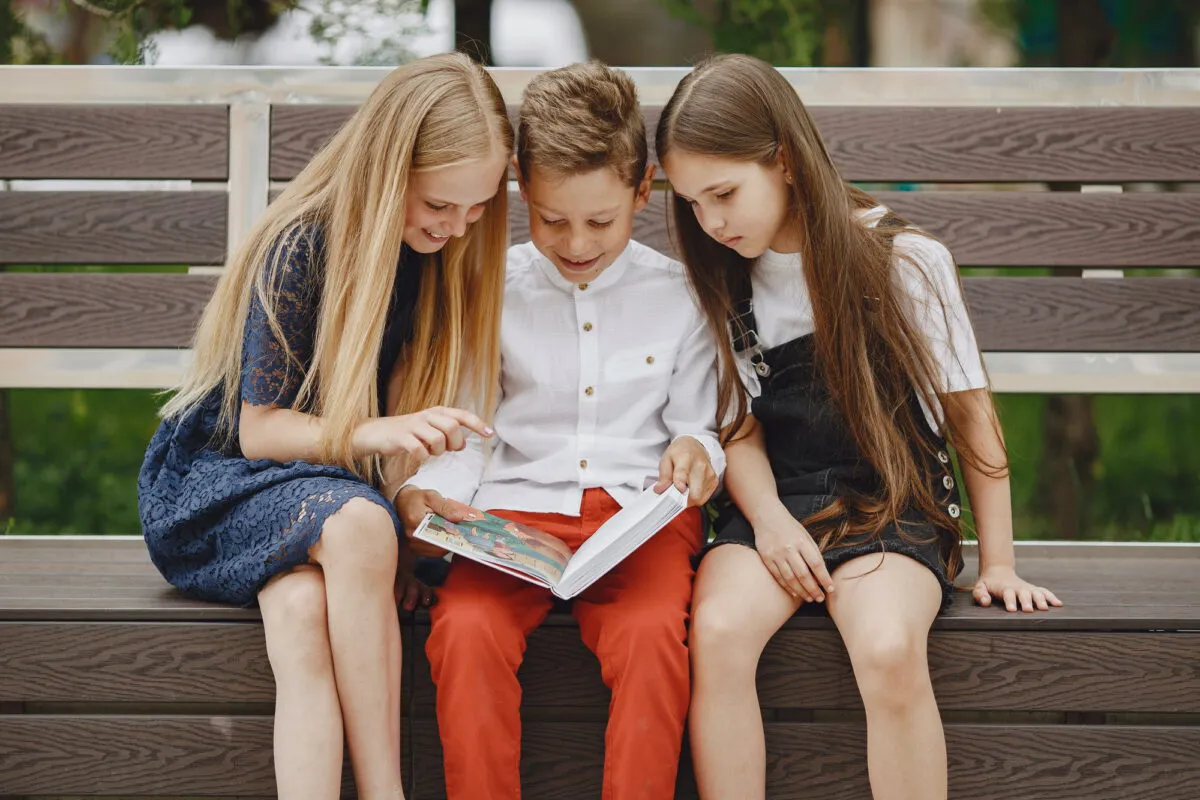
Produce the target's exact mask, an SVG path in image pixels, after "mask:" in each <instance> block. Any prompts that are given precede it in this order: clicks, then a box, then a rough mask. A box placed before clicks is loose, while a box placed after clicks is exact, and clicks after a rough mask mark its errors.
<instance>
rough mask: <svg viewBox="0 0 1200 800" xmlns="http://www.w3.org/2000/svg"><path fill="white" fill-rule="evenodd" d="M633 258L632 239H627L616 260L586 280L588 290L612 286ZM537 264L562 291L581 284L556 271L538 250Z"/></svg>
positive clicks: (574, 288)
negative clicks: (627, 241)
mask: <svg viewBox="0 0 1200 800" xmlns="http://www.w3.org/2000/svg"><path fill="white" fill-rule="evenodd" d="M632 260H633V240H632V239H630V240H629V244H627V245H626V246H625V249H624V250H622V251H621V255H619V256H617V260H616V261H614V262H613V263H611V264H609V265H608V268H607V269H605V270H604V271H603V272H601V273H600V274H599V275H597V276H596V277H595V278H593V279H592V280H590V281H588V282H587V287H588V289H589V290H590V291H599V290H602V289H606V288H608V287H609V286H612V285H613V284H615V283H616V282H617V281H619V280H621V276H622V275H624V274H625V271H626V270H627V269H629V262H630V261H632ZM537 264H538V267H539V268H541V270H542V274H543V275H545V276H546V279H547V280H548V281H550V283H551V284H552V285H554V286H555V287H557V288H559V289H561V290H562V291H564V292H574V291H576V290H577V289H578V288H579V287H580V286H582V285H583V284H581V283H576V282H575V281H569V280H567V279H566V278H565V277H563V275H562V273H561V272H559V271H558V267H556V266H554V263H553V262H552V261H550V259H548V258H546V257H545V256H544V255H542V253H541V251H540V250H539V251H538V255H537Z"/></svg>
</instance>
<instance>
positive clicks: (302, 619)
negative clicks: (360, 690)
mask: <svg viewBox="0 0 1200 800" xmlns="http://www.w3.org/2000/svg"><path fill="white" fill-rule="evenodd" d="M258 604H259V607H260V608H261V609H262V618H263V628H264V629H265V631H266V638H267V657H268V658H270V660H271V671H272V672H274V673H275V783H276V787H277V789H278V791H279V797H280V798H282V800H292V798H299V797H312V798H336V797H338V795H339V794H340V792H341V783H342V710H341V706H340V705H339V703H338V693H337V687H336V685H335V684H334V680H333V654H332V653H331V652H330V650H329V631H328V622H327V619H326V616H325V578H324V576H323V575H322V574H321V570H319V569H317V568H316V567H312V566H304V567H299V568H297V569H296V570H294V571H292V572H289V573H286V574H284V575H279V576H276V577H275V578H272V579H271V581H270V582H268V583H267V585H266V586H265V587H264V588H263V589H262V590H261V591H260V592H259V593H258Z"/></svg>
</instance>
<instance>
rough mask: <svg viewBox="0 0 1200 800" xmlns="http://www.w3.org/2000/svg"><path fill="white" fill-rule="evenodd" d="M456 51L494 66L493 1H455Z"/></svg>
mask: <svg viewBox="0 0 1200 800" xmlns="http://www.w3.org/2000/svg"><path fill="white" fill-rule="evenodd" d="M454 49H455V50H458V51H459V52H461V53H466V54H467V55H469V56H470V57H471V58H473V59H475V60H476V61H478V62H480V63H481V64H492V63H494V62H493V60H492V0H454Z"/></svg>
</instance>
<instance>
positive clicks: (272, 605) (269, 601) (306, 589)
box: [258, 567, 333, 678]
mask: <svg viewBox="0 0 1200 800" xmlns="http://www.w3.org/2000/svg"><path fill="white" fill-rule="evenodd" d="M258 604H259V608H260V609H261V611H262V618H263V629H264V632H265V633H266V639H267V657H268V658H269V660H270V662H271V669H272V670H273V671H274V673H275V675H276V678H280V677H283V676H288V675H293V674H307V675H312V674H317V673H324V672H330V671H332V668H333V662H332V655H331V652H330V648H329V627H328V616H327V613H326V607H325V580H324V576H323V575H322V573H321V570H319V569H316V568H314V567H300V568H299V569H296V570H293V571H292V572H289V573H287V574H285V575H281V576H279V577H277V578H274V579H272V580H271V582H270V583H268V584H267V586H266V587H265V588H263V590H262V591H261V592H259V595H258Z"/></svg>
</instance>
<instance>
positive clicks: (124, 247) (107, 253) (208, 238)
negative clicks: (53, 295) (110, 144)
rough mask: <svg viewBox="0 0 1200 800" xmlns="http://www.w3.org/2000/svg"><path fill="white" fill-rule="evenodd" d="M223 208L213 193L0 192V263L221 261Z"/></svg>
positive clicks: (222, 198) (224, 201)
mask: <svg viewBox="0 0 1200 800" xmlns="http://www.w3.org/2000/svg"><path fill="white" fill-rule="evenodd" d="M228 206H229V197H228V195H226V194H225V193H224V192H216V191H178V192H42V191H36V192H24V191H23V192H0V263H6V264H186V265H188V266H200V265H220V264H223V263H224V262H225V226H226V218H227V209H228Z"/></svg>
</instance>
